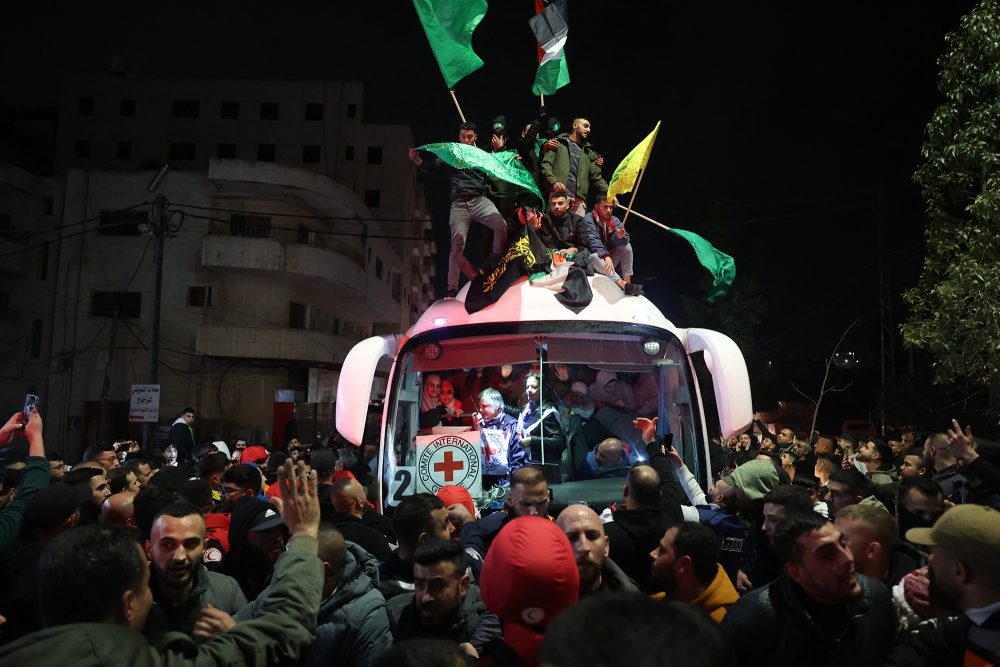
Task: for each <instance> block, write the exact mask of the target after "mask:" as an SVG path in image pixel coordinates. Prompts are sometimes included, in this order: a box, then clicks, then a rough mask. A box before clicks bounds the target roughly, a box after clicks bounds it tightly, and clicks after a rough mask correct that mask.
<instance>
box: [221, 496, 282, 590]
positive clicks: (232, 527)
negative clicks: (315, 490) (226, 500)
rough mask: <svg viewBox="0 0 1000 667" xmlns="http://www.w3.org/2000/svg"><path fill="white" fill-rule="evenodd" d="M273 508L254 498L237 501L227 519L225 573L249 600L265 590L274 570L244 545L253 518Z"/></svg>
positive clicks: (267, 561)
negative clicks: (235, 582) (227, 549)
mask: <svg viewBox="0 0 1000 667" xmlns="http://www.w3.org/2000/svg"><path fill="white" fill-rule="evenodd" d="M273 507H274V506H273V505H271V504H269V503H266V502H264V501H262V500H258V499H257V498H250V497H245V498H240V499H239V500H238V501H237V502H236V504H235V505H234V506H233V512H232V514H231V515H230V519H229V553H228V554H226V558H225V562H224V563H223V565H224V570H225V573H226V574H228V575H229V576H230V577H232V578H233V579H235V580H236V581H237V583H239V585H240V588H241V589H243V593H244V595H246V597H247V599H248V600H252V599H254V598H255V597H257V595H258V594H259V593H260V592H261V591H262V590H264V588H265V587H266V586H267V585H268V582H269V581H270V580H271V573H272V572H273V570H274V566H273V565H272V564H271V562H270V561H269V560H268V559H267V557H266V555H265V554H262V553H260V552H258V551H257V550H256V549H254V548H253V547H252V546H250V543H249V542H248V541H247V537H246V535H247V532H248V531H249V530H250V526H251V525H252V524H253V520H254V518H255V517H256V516H257V515H258V514H260V513H261V512H266V511H267V509H268V508H273Z"/></svg>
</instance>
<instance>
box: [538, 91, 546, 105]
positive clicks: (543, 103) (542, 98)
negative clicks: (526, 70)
mask: <svg viewBox="0 0 1000 667" xmlns="http://www.w3.org/2000/svg"><path fill="white" fill-rule="evenodd" d="M538 99H539V102H540V103H541V105H542V106H543V107H544V106H545V93H539V94H538Z"/></svg>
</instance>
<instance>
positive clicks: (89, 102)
mask: <svg viewBox="0 0 1000 667" xmlns="http://www.w3.org/2000/svg"><path fill="white" fill-rule="evenodd" d="M76 110H77V112H78V113H79V114H80V115H81V116H93V115H94V98H93V97H81V98H80V99H78V100H77V101H76Z"/></svg>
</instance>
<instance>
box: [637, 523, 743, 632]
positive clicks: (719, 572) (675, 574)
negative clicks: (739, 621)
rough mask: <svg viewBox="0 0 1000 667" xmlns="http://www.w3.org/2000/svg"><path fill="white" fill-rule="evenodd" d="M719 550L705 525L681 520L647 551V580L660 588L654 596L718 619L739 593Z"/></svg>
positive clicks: (738, 597) (712, 535) (711, 531)
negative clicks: (649, 564)
mask: <svg viewBox="0 0 1000 667" xmlns="http://www.w3.org/2000/svg"><path fill="white" fill-rule="evenodd" d="M719 550H720V546H719V536H718V535H716V534H715V531H714V530H712V529H711V528H709V527H708V526H705V525H703V524H700V523H693V522H691V521H684V522H682V523H679V524H677V525H676V526H672V527H671V528H670V529H668V530H667V532H666V533H665V534H664V535H663V539H662V540H660V544H659V546H657V547H656V549H654V550H653V551H652V553H650V554H649V557H650V558H652V559H653V569H652V574H651V576H650V582H651V584H652V585H653V587H654V588H657V589H658V590H661V591H663V592H662V593H659V594H658V595H655V596H653V597H654V599H664V598H665V599H667V600H676V601H677V602H684V603H686V604H689V605H691V606H692V607H698V608H699V609H702V610H704V611H705V613H707V614H708V615H709V616H710V617H711V618H712V620H713V621H715V622H716V623H720V622H721V621H722V619H723V618H725V616H726V610H727V609H728V608H729V606H730V605H731V604H733V603H734V602H736V601H737V600H739V599H740V595H739V593H737V592H736V589H735V588H734V587H733V582H732V581H730V580H729V576H728V575H727V574H726V571H725V570H724V569H722V565H720V564H719Z"/></svg>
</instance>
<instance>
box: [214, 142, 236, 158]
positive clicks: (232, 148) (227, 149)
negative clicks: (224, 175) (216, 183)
mask: <svg viewBox="0 0 1000 667" xmlns="http://www.w3.org/2000/svg"><path fill="white" fill-rule="evenodd" d="M215 154H216V156H218V157H219V159H221V160H233V159H235V158H236V144H218V145H216V147H215Z"/></svg>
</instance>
